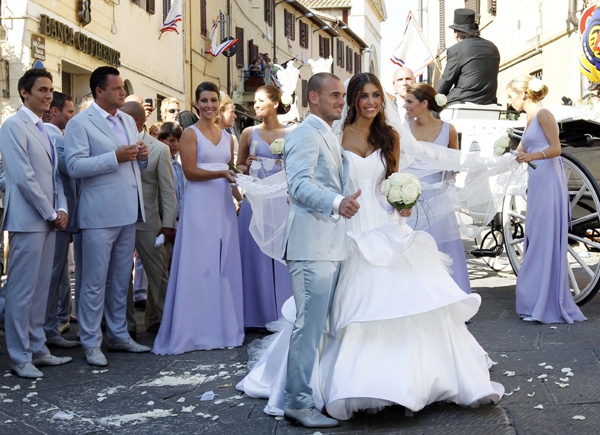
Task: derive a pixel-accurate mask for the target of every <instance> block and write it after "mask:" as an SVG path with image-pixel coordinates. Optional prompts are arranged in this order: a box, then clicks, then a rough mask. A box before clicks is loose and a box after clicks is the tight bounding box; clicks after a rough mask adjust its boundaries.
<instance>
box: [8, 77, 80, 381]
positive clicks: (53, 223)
mask: <svg viewBox="0 0 600 435" xmlns="http://www.w3.org/2000/svg"><path fill="white" fill-rule="evenodd" d="M18 89H19V95H20V97H21V100H22V101H23V106H22V107H21V108H20V109H19V111H18V112H17V113H16V114H14V115H13V116H11V117H10V118H8V119H7V120H6V121H4V124H2V128H0V152H1V153H2V159H3V162H4V170H5V182H6V197H5V201H6V202H5V207H4V223H3V226H2V230H6V231H8V232H9V235H8V237H9V243H10V251H9V254H8V256H9V258H8V281H7V283H6V285H5V287H4V290H3V292H4V293H5V298H6V314H5V320H4V326H5V331H6V347H7V348H8V354H9V356H10V359H11V362H12V366H11V369H12V370H13V371H14V372H15V373H16V374H17V375H18V376H21V377H24V378H37V377H41V376H43V373H42V372H41V371H39V370H38V369H37V368H36V367H35V365H59V364H65V363H68V362H69V361H71V358H70V357H66V358H58V357H55V356H53V355H51V354H50V351H49V350H48V348H47V347H46V345H45V342H46V336H45V335H44V329H43V325H44V318H45V313H46V303H47V301H48V287H49V285H50V275H51V273H52V263H53V261H52V260H53V256H54V242H55V236H56V233H55V232H54V231H53V230H62V229H64V228H65V226H66V225H67V220H68V215H67V203H66V200H65V196H64V194H63V189H62V184H61V181H60V178H59V177H58V175H57V172H58V171H57V168H56V150H55V149H54V146H53V145H52V142H50V139H49V137H48V133H47V132H46V129H45V128H44V124H43V122H42V120H41V116H42V115H43V114H44V112H46V111H47V110H48V109H49V108H50V103H51V102H52V92H53V91H54V89H53V87H52V75H51V74H50V73H49V72H47V71H46V70H45V69H43V68H35V69H30V70H28V71H26V72H25V74H24V75H23V77H21V78H20V79H19V82H18Z"/></svg>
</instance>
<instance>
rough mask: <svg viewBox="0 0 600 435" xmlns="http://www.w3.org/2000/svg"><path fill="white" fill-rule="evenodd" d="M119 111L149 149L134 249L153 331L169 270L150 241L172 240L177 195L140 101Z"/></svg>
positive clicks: (148, 325)
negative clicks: (145, 284)
mask: <svg viewBox="0 0 600 435" xmlns="http://www.w3.org/2000/svg"><path fill="white" fill-rule="evenodd" d="M121 110H122V111H123V112H125V113H127V114H129V115H130V116H132V117H133V119H134V120H135V124H136V126H137V130H138V135H139V136H138V137H139V139H140V140H141V141H143V142H144V143H145V144H146V145H148V150H149V153H148V167H147V168H146V170H144V171H143V172H142V192H143V194H144V211H145V215H146V221H145V222H138V223H137V224H136V231H135V249H136V250H137V253H138V256H139V257H140V259H141V260H142V265H143V266H144V271H145V272H146V276H147V277H148V299H147V304H146V311H145V313H144V324H145V325H146V328H147V330H148V331H149V332H152V333H155V334H156V333H157V332H158V328H159V327H160V322H161V321H162V314H163V307H164V304H165V296H166V294H167V284H168V283H169V269H168V267H167V264H166V261H165V250H164V246H158V247H155V246H154V244H155V240H156V237H157V236H159V235H161V234H162V235H163V237H164V244H169V243H173V241H174V240H175V228H176V226H177V220H176V218H177V197H176V196H175V185H174V181H173V173H172V171H171V153H170V152H169V148H168V147H167V146H166V145H164V144H163V143H161V142H159V141H158V140H156V139H154V138H153V137H152V136H150V135H149V134H148V133H146V131H145V130H144V122H145V121H146V114H145V111H144V107H143V106H142V105H141V104H140V103H138V102H137V101H129V102H127V103H125V105H124V106H123V108H122V109H121ZM159 134H160V133H159ZM132 308H133V307H132Z"/></svg>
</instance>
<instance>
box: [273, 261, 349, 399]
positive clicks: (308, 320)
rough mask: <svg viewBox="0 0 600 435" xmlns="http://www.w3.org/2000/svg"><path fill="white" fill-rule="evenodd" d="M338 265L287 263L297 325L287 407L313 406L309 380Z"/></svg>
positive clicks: (292, 345)
mask: <svg viewBox="0 0 600 435" xmlns="http://www.w3.org/2000/svg"><path fill="white" fill-rule="evenodd" d="M340 264H341V262H339V261H288V268H289V269H290V275H291V276H292V287H293V291H294V301H295V302H296V322H295V323H294V329H293V331H292V338H291V340H290V350H289V353H288V363H287V364H288V365H287V379H286V384H285V407H286V408H292V409H303V408H310V407H311V406H314V400H313V391H312V388H311V386H310V378H311V376H312V373H313V368H314V364H315V358H316V354H317V347H318V346H319V341H320V340H321V335H322V334H323V330H324V329H325V324H326V321H327V315H328V314H329V308H330V307H331V301H332V300H333V293H334V291H335V286H336V284H337V281H338V276H339V273H340Z"/></svg>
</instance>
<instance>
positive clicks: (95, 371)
mask: <svg viewBox="0 0 600 435" xmlns="http://www.w3.org/2000/svg"><path fill="white" fill-rule="evenodd" d="M92 373H94V374H97V373H100V370H92Z"/></svg>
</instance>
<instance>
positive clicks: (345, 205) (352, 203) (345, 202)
mask: <svg viewBox="0 0 600 435" xmlns="http://www.w3.org/2000/svg"><path fill="white" fill-rule="evenodd" d="M360 194H361V191H360V189H358V190H357V191H356V193H354V194H352V195H349V196H346V197H345V198H344V199H342V202H340V207H339V210H338V212H339V214H341V215H342V216H344V217H345V218H346V219H350V218H351V217H352V216H354V215H355V214H356V212H357V211H358V209H359V208H360V204H359V203H358V201H357V200H356V199H357V198H358V197H359V196H360Z"/></svg>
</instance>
